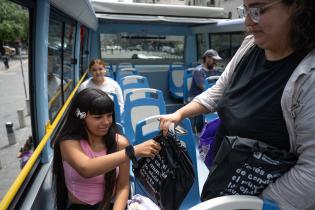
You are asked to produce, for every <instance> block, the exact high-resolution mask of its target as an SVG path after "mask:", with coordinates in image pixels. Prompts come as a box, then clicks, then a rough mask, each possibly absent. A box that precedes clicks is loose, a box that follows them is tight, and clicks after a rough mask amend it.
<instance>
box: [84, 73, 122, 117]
mask: <svg viewBox="0 0 315 210" xmlns="http://www.w3.org/2000/svg"><path fill="white" fill-rule="evenodd" d="M92 79H93V78H89V79H87V80H86V81H84V82H83V83H82V84H81V85H80V88H79V91H81V90H83V89H85V88H95V89H100V90H102V91H104V92H105V93H113V94H115V95H116V96H117V99H118V104H119V108H120V113H123V112H124V99H123V95H122V91H121V88H120V86H119V84H118V83H117V82H116V81H115V80H113V79H112V78H110V77H105V80H104V82H103V84H101V85H96V84H95V83H94V82H93V80H92ZM109 97H111V98H112V96H111V95H109ZM112 99H113V98H112Z"/></svg>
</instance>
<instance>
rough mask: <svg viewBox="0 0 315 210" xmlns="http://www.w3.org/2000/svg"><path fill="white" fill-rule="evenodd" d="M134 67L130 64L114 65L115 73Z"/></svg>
mask: <svg viewBox="0 0 315 210" xmlns="http://www.w3.org/2000/svg"><path fill="white" fill-rule="evenodd" d="M134 67H135V65H134V64H132V63H119V64H117V65H116V71H117V70H119V69H122V68H134Z"/></svg>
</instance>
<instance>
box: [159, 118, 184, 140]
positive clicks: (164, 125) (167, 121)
mask: <svg viewBox="0 0 315 210" xmlns="http://www.w3.org/2000/svg"><path fill="white" fill-rule="evenodd" d="M181 120H182V117H181V115H180V114H179V113H178V112H174V113H172V114H168V115H163V116H162V117H161V118H160V129H161V130H162V131H163V135H164V136H165V135H166V134H167V132H168V129H169V128H170V126H171V124H172V123H173V124H175V126H176V125H177V124H178V123H179V122H180V121H181Z"/></svg>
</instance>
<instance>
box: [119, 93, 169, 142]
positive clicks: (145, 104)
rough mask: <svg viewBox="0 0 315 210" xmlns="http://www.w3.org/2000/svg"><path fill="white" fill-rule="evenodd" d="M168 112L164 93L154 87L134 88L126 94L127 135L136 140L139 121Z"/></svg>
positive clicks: (125, 121)
mask: <svg viewBox="0 0 315 210" xmlns="http://www.w3.org/2000/svg"><path fill="white" fill-rule="evenodd" d="M161 114H166V107H165V102H164V97H163V93H162V91H160V90H156V89H152V88H140V89H133V90H131V91H130V92H129V93H127V95H126V100H125V111H124V127H125V135H126V137H127V138H128V139H129V141H130V143H133V142H134V139H135V130H136V124H137V122H139V121H141V120H143V119H145V118H147V117H150V116H152V115H161Z"/></svg>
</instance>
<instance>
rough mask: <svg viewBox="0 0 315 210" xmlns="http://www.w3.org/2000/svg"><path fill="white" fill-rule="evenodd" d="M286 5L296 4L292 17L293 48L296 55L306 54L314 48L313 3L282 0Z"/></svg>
mask: <svg viewBox="0 0 315 210" xmlns="http://www.w3.org/2000/svg"><path fill="white" fill-rule="evenodd" d="M282 2H283V3H284V4H286V5H292V4H296V6H297V11H296V12H295V14H294V15H293V17H292V32H291V33H292V34H291V36H292V40H293V48H294V50H295V51H296V52H298V53H303V54H304V53H308V52H310V51H311V50H312V49H314V48H315V39H314V37H315V1H314V0H282Z"/></svg>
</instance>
